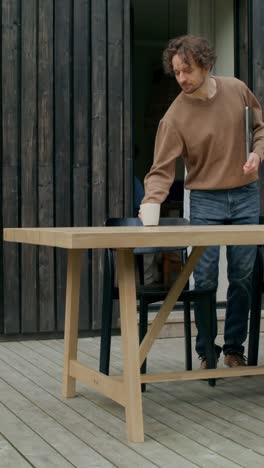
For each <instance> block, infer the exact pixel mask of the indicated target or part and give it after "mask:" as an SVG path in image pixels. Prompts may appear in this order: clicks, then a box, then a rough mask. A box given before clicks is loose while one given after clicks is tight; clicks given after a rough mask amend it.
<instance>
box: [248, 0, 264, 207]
mask: <svg viewBox="0 0 264 468" xmlns="http://www.w3.org/2000/svg"><path fill="white" fill-rule="evenodd" d="M249 4H250V22H249V23H250V34H251V44H252V52H251V54H250V59H251V61H250V69H251V75H252V90H253V92H254V93H255V95H256V96H257V98H258V99H259V101H260V103H261V105H262V109H263V110H264V54H263V41H264V4H263V2H261V1H260V0H254V1H253V0H251V1H250V2H249ZM260 210H261V214H262V215H263V214H264V164H263V163H262V165H261V170H260Z"/></svg>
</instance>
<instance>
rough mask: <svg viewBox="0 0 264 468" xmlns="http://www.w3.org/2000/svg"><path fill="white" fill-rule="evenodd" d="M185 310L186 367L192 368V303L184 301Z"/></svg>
mask: <svg viewBox="0 0 264 468" xmlns="http://www.w3.org/2000/svg"><path fill="white" fill-rule="evenodd" d="M183 311H184V339H185V368H186V370H192V333H191V304H190V302H187V301H185V302H184V303H183Z"/></svg>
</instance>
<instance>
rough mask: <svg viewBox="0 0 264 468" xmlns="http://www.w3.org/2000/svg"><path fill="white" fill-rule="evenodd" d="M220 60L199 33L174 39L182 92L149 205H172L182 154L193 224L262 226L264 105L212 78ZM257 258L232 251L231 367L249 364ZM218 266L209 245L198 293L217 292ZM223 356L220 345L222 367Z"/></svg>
mask: <svg viewBox="0 0 264 468" xmlns="http://www.w3.org/2000/svg"><path fill="white" fill-rule="evenodd" d="M215 60H216V56H215V53H214V51H213V49H212V48H211V47H210V45H209V44H208V42H207V40H206V39H204V38H200V37H195V36H191V35H187V36H182V37H178V38H176V39H172V40H171V41H170V42H169V44H168V47H167V48H166V49H165V51H164V54H163V65H164V69H165V72H166V73H169V74H171V75H174V76H175V78H176V80H177V82H178V84H179V85H180V87H181V89H182V92H181V93H180V95H179V96H178V97H177V98H176V99H175V101H174V102H173V103H172V105H171V106H170V107H169V109H168V111H167V112H166V114H165V115H164V117H163V118H162V120H161V121H160V124H159V128H158V131H157V135H156V142H155V152H154V162H153V165H152V167H151V169H150V172H149V173H148V174H147V176H146V178H145V197H144V199H143V201H142V202H143V203H145V202H153V203H162V202H163V201H164V200H165V198H166V197H167V194H168V192H169V188H170V186H171V184H172V182H173V180H174V178H175V161H176V158H178V157H180V156H181V157H182V158H183V160H184V162H185V166H186V169H187V176H186V180H185V187H186V188H187V189H190V222H191V224H194V225H201V224H258V219H259V191H258V185H257V179H258V168H259V164H260V161H261V159H262V158H263V156H264V124H263V122H262V111H261V107H260V104H259V103H258V101H257V99H256V98H255V96H254V95H253V94H252V92H251V91H250V90H249V89H248V88H247V86H246V85H245V84H244V83H243V82H241V81H240V80H238V79H236V78H231V77H218V76H211V75H210V71H211V69H212V67H213V65H214V63H215ZM245 106H249V107H250V108H252V110H253V116H254V123H253V127H254V136H253V147H252V152H251V153H250V155H249V158H248V160H246V145H245V124H244V112H245ZM238 241H239V239H238ZM255 256H256V247H255V246H228V247H227V262H228V281H229V287H228V291H227V310H226V320H225V330H224V346H223V353H224V355H225V358H224V363H225V365H227V366H229V367H236V366H240V365H242V366H244V365H246V358H245V356H244V346H243V343H244V341H245V339H246V336H247V322H248V313H249V307H250V296H251V281H252V270H253V265H254V261H255ZM218 264H219V247H208V248H207V249H206V251H205V253H204V254H203V256H202V257H201V260H200V261H199V263H198V265H197V267H196V268H195V271H194V280H195V288H197V289H203V288H205V289H207V288H215V290H216V289H217V286H218ZM215 304H216V301H215ZM202 313H203V311H202V310H201V306H200V305H199V304H198V303H197V304H195V320H196V325H197V329H198V335H197V339H196V351H197V353H198V355H199V357H200V359H201V367H202V368H206V358H205V333H204V329H203V327H202V325H201V321H200V317H201V314H202ZM215 314H216V306H215ZM215 318H216V317H215ZM215 323H216V324H217V321H216V319H215ZM216 336H217V325H216V327H215V337H216ZM221 351H222V349H221V347H220V346H218V345H215V353H216V362H217V360H218V358H219V355H220V353H221Z"/></svg>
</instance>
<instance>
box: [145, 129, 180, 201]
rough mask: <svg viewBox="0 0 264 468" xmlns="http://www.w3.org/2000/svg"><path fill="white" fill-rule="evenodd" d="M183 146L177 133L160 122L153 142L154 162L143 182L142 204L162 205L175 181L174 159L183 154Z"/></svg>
mask: <svg viewBox="0 0 264 468" xmlns="http://www.w3.org/2000/svg"><path fill="white" fill-rule="evenodd" d="M183 148H184V144H183V141H182V139H181V138H180V135H179V134H178V133H177V131H176V130H175V129H174V128H173V127H172V126H170V125H169V124H168V123H167V122H166V121H165V120H161V121H160V124H159V127H158V131H157V134H156V140H155V149H154V161H153V165H152V166H151V169H150V171H149V173H148V174H147V175H146V177H145V180H144V185H145V197H144V198H143V200H142V203H162V202H163V201H164V200H165V199H166V197H167V195H168V193H169V190H170V186H171V184H172V182H173V181H174V179H175V166H176V158H177V157H179V156H180V155H181V154H182V153H183Z"/></svg>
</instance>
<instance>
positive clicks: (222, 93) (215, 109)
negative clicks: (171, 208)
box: [143, 76, 264, 203]
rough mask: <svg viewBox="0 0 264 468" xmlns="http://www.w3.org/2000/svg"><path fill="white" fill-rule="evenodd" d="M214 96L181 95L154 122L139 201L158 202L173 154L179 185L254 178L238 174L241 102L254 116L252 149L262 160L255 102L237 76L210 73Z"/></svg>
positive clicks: (209, 185)
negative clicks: (180, 167) (180, 165)
mask: <svg viewBox="0 0 264 468" xmlns="http://www.w3.org/2000/svg"><path fill="white" fill-rule="evenodd" d="M214 79H215V80H216V85H217V91H216V94H215V95H214V96H213V97H212V98H211V99H208V100H201V99H195V98H191V97H189V96H186V95H185V94H184V93H181V94H180V95H179V96H178V97H177V98H176V99H175V101H174V102H173V103H172V105H171V106H170V107H169V109H168V111H167V112H166V114H165V115H164V117H163V118H162V120H161V121H160V124H159V127H158V131H157V135H156V142H155V151H154V161H153V165H152V167H151V169H150V172H149V173H148V174H147V175H146V177H145V181H144V182H145V197H144V199H143V203H146V202H154V203H162V202H163V201H164V200H165V199H166V197H167V195H168V193H169V189H170V186H171V184H172V182H173V181H174V179H175V162H176V158H178V157H180V156H181V157H182V158H183V159H184V163H185V166H186V169H187V176H186V180H185V187H186V188H187V189H198V190H221V189H228V188H235V187H240V186H242V185H246V184H249V183H250V182H253V181H255V180H256V179H257V175H256V174H250V175H244V173H243V165H244V164H245V162H246V145H245V123H244V122H245V119H244V112H245V106H249V107H252V109H253V114H254V142H253V151H254V152H255V153H257V154H258V155H259V156H260V158H261V159H263V158H264V124H263V121H262V110H261V107H260V104H259V102H258V101H257V99H256V98H255V96H254V95H253V94H252V92H251V91H250V90H249V89H248V88H247V86H246V85H245V84H244V83H243V82H242V81H240V80H238V79H236V78H230V77H217V76H214Z"/></svg>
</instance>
